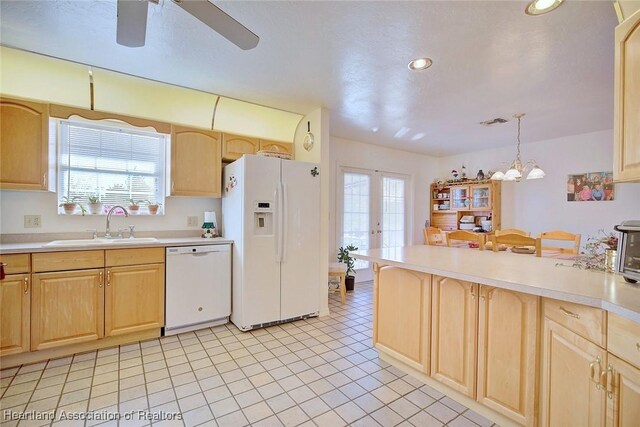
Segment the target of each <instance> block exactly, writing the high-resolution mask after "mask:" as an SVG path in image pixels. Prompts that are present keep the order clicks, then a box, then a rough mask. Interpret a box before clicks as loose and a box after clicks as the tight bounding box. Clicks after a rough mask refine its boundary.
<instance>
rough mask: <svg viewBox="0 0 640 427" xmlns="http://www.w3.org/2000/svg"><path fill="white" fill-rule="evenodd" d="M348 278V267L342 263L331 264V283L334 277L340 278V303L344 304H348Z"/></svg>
mask: <svg viewBox="0 0 640 427" xmlns="http://www.w3.org/2000/svg"><path fill="white" fill-rule="evenodd" d="M346 276H347V266H346V265H345V264H343V263H341V262H332V263H331V264H329V282H330V283H332V282H331V278H332V277H339V278H340V301H341V302H342V304H344V303H345V302H347V286H346V284H345V282H344V281H345V277H346Z"/></svg>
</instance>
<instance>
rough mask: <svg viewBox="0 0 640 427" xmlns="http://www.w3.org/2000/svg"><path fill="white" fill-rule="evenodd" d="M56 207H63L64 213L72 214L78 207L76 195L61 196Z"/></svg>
mask: <svg viewBox="0 0 640 427" xmlns="http://www.w3.org/2000/svg"><path fill="white" fill-rule="evenodd" d="M58 207H59V208H62V209H64V213H65V215H73V213H74V212H75V211H76V208H77V207H78V204H77V203H76V197H69V196H62V202H60V204H59V205H58Z"/></svg>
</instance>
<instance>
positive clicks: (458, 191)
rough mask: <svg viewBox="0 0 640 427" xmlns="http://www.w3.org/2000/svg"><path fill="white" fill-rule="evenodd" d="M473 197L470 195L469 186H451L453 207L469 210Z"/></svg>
mask: <svg viewBox="0 0 640 427" xmlns="http://www.w3.org/2000/svg"><path fill="white" fill-rule="evenodd" d="M470 203H471V199H470V197H469V187H467V186H463V185H461V186H456V187H451V209H456V210H468V209H469V205H470Z"/></svg>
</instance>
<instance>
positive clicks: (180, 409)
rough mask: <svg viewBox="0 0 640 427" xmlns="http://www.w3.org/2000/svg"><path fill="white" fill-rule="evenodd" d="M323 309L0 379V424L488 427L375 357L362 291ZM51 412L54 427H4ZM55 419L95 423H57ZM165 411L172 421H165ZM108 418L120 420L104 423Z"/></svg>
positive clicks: (368, 295)
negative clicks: (20, 416)
mask: <svg viewBox="0 0 640 427" xmlns="http://www.w3.org/2000/svg"><path fill="white" fill-rule="evenodd" d="M329 304H330V309H331V316H329V317H324V318H314V319H307V320H301V321H297V322H293V323H288V324H283V325H279V326H273V327H270V328H266V329H259V330H256V331H252V332H241V331H240V330H238V329H237V328H236V327H235V326H233V325H232V324H228V325H225V326H220V327H216V328H209V329H203V330H199V331H196V332H191V333H186V334H182V335H179V336H173V337H164V338H160V339H155V340H150V341H144V342H141V343H135V344H129V345H125V346H120V347H114V348H109V349H104V350H99V351H94V352H89V353H83V354H77V355H75V356H73V357H66V358H63V359H56V360H49V361H48V362H46V363H38V364H33V365H25V366H21V367H19V368H11V369H5V370H2V371H0V393H1V396H2V397H1V398H0V409H1V410H2V417H3V418H1V419H0V421H2V422H1V424H2V425H3V426H5V425H6V426H15V425H19V426H41V425H52V424H53V425H55V426H63V427H64V426H75V425H79V426H90V425H102V426H116V425H120V426H149V425H153V426H197V425H202V426H229V427H240V426H245V425H252V426H266V427H276V426H298V425H301V426H330V427H338V426H342V425H351V426H379V425H382V426H396V425H403V426H411V425H413V426H419V427H428V426H443V425H449V426H452V427H461V426H462V427H465V426H466V427H476V426H482V427H489V426H492V425H493V423H492V422H491V421H489V420H487V419H485V418H484V417H482V416H480V415H478V414H476V413H474V412H472V411H470V410H468V409H467V408H465V407H464V406H463V405H460V404H458V403H457V402H455V401H453V400H452V399H450V398H448V397H446V396H444V395H443V394H442V393H439V392H437V391H436V390H434V389H432V388H430V387H428V386H426V385H423V384H422V383H420V381H418V380H416V379H414V378H412V377H410V376H407V375H405V374H404V373H403V372H401V371H400V370H398V369H396V368H394V367H392V366H390V365H389V364H387V363H385V362H383V361H381V360H380V359H379V358H378V352H377V351H376V350H375V349H374V348H372V346H371V324H372V304H373V286H372V284H370V283H367V284H359V285H357V287H356V291H355V292H354V293H352V294H351V293H350V294H348V296H347V303H346V304H345V305H341V304H340V300H339V296H338V295H337V294H331V295H330V296H329ZM54 410H56V416H57V417H58V419H56V420H55V422H52V421H50V420H33V419H30V420H21V421H20V420H10V419H7V414H8V413H21V412H24V411H54ZM5 411H8V412H5ZM63 411H66V414H69V413H74V412H75V413H86V412H87V411H96V412H95V414H97V415H101V416H102V418H103V419H98V420H68V419H60V417H61V414H62V412H63ZM138 411H141V412H140V413H139V412H138ZM129 413H133V417H130V418H131V419H125V414H129ZM172 413H179V414H180V415H181V419H166V416H167V415H171V414H172ZM114 414H115V416H117V415H118V414H120V419H119V420H114V419H110V418H107V417H113V416H114ZM141 414H142V416H141ZM160 415H165V419H159V418H158V417H159V416H160Z"/></svg>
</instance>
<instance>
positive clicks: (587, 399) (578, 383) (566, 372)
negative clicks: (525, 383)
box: [540, 318, 607, 427]
mask: <svg viewBox="0 0 640 427" xmlns="http://www.w3.org/2000/svg"><path fill="white" fill-rule="evenodd" d="M606 357H607V353H606V351H604V350H603V349H601V348H600V347H598V346H597V345H595V344H593V343H591V342H589V341H587V340H585V339H584V338H582V337H580V336H579V335H577V334H576V333H574V332H571V331H569V330H568V329H566V328H564V327H562V326H560V325H558V324H557V323H555V322H554V321H553V320H550V319H548V318H545V319H544V333H543V343H542V384H541V393H540V398H541V407H542V415H541V420H540V425H541V426H549V427H555V426H558V427H564V426H584V427H595V426H603V425H604V422H605V419H604V415H605V399H606V393H605V392H604V387H603V386H602V385H601V384H600V373H601V372H603V371H604V370H605V367H606Z"/></svg>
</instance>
